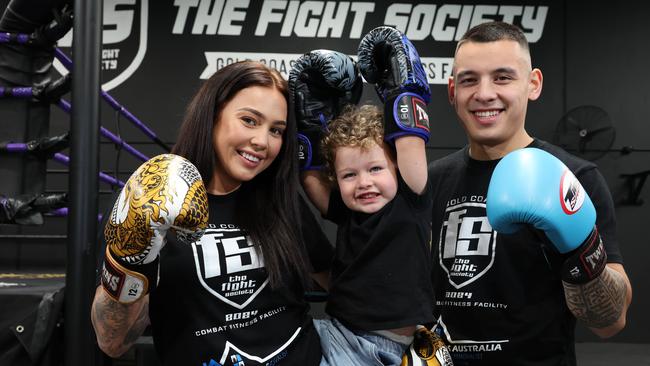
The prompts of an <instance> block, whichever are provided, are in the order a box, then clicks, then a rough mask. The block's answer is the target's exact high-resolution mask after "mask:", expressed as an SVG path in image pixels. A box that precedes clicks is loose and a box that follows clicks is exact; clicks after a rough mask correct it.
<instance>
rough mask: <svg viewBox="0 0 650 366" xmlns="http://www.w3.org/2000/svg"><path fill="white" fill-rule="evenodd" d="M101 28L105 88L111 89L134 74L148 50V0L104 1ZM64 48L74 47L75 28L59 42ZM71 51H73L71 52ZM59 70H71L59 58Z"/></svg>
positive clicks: (65, 72)
mask: <svg viewBox="0 0 650 366" xmlns="http://www.w3.org/2000/svg"><path fill="white" fill-rule="evenodd" d="M103 4H104V8H103V30H102V42H103V45H102V52H101V69H102V80H103V84H102V89H103V90H105V91H109V90H111V89H113V88H115V87H117V86H118V85H120V84H122V83H123V82H124V81H126V80H127V79H128V78H129V77H131V75H133V73H135V72H136V71H137V70H138V68H139V67H140V64H141V63H142V60H143V59H144V55H145V53H146V52H147V30H148V16H149V3H148V0H104V2H103ZM57 44H58V47H59V48H61V49H62V50H64V51H65V50H66V49H68V50H69V49H70V48H71V47H72V30H71V31H70V32H68V34H66V35H65V36H64V37H63V38H61V39H60V40H59V42H58V43H57ZM68 53H71V52H68ZM53 65H54V67H55V68H56V70H57V71H58V72H59V73H61V74H62V75H65V74H67V73H68V71H69V70H68V69H67V68H66V67H65V66H63V64H61V63H60V62H59V61H58V60H56V59H55V60H54V63H53Z"/></svg>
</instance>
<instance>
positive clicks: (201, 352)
mask: <svg viewBox="0 0 650 366" xmlns="http://www.w3.org/2000/svg"><path fill="white" fill-rule="evenodd" d="M236 195H237V192H235V193H231V194H228V195H225V196H215V195H208V203H209V208H210V224H209V227H208V229H207V230H206V233H205V235H203V237H202V238H201V239H200V240H199V241H197V242H195V243H193V244H191V245H187V244H183V243H180V242H178V241H177V240H176V239H175V237H174V235H167V238H168V242H167V244H166V245H165V247H164V249H163V251H162V253H161V256H160V258H161V260H160V281H159V284H158V287H157V288H156V289H155V290H154V291H153V292H152V293H151V295H150V296H151V297H150V301H151V302H150V308H149V316H150V318H151V323H152V333H153V338H154V344H155V347H156V350H157V352H158V355H159V357H160V359H161V360H162V362H163V364H164V365H188V366H204V365H223V366H230V365H237V366H239V365H246V366H251V365H318V364H319V362H320V358H321V351H320V342H319V338H318V334H317V333H316V331H315V329H314V328H313V323H312V319H311V317H310V315H309V314H308V310H309V305H308V304H307V303H306V302H305V300H304V299H303V294H304V289H303V287H302V285H301V284H300V282H299V280H298V279H297V278H295V276H293V277H292V276H286V277H287V278H286V279H285V281H286V284H284V285H282V286H279V287H278V288H276V289H272V288H271V286H270V284H269V280H268V276H267V272H266V270H265V269H264V258H263V256H262V254H261V253H259V252H258V251H257V250H255V247H254V246H253V243H252V242H251V241H250V239H249V238H248V237H247V236H246V233H245V232H242V230H240V228H239V227H238V225H237V223H236V222H234V220H233V213H234V207H235V204H236V202H235V199H236V197H235V196H236ZM301 209H302V210H303V218H304V220H303V222H302V230H303V237H304V241H305V244H306V245H307V248H306V249H307V253H308V254H309V257H310V259H311V261H312V265H313V267H314V270H315V271H316V272H319V271H322V270H325V269H327V268H328V267H329V265H330V261H331V254H332V248H331V245H330V244H329V242H328V241H327V238H326V237H325V236H324V234H323V232H322V230H321V229H320V226H319V225H318V222H317V221H316V220H315V218H314V217H313V215H312V213H311V212H310V211H309V208H308V207H307V206H306V204H305V203H304V202H302V200H301Z"/></svg>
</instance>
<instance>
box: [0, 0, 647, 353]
mask: <svg viewBox="0 0 650 366" xmlns="http://www.w3.org/2000/svg"><path fill="white" fill-rule="evenodd" d="M8 2H9V1H8V0H0V9H4V8H5V7H6V5H7V3H8ZM648 14H650V5H649V4H647V3H645V2H636V1H632V0H626V1H617V2H614V3H611V4H609V5H607V6H604V5H596V4H592V3H590V2H576V1H568V0H565V1H525V0H521V1H507V2H506V4H504V2H501V1H498V2H497V1H487V2H485V1H455V2H432V1H420V2H417V1H407V0H404V1H401V2H399V3H389V2H380V1H376V2H370V1H308V2H299V1H265V2H263V1H254V0H252V1H246V0H237V1H236V0H227V1H215V0H200V1H199V0H196V1H189V0H176V1H164V2H163V1H149V0H132V1H128V0H104V31H103V41H104V46H103V50H102V63H101V67H102V83H103V88H104V90H105V91H106V92H108V93H109V94H110V95H111V96H113V97H114V98H115V99H116V100H117V101H119V103H120V104H122V105H123V106H124V107H125V108H126V109H128V111H129V112H130V113H132V114H133V115H135V116H137V118H138V119H139V120H140V121H142V122H143V123H144V124H146V125H147V126H149V127H150V128H151V129H152V130H153V131H154V132H155V133H156V135H157V136H158V137H159V138H160V139H161V140H162V141H164V142H165V143H166V144H168V145H169V146H171V145H173V143H174V140H175V136H176V134H177V132H178V127H179V125H180V121H181V119H182V116H183V113H184V109H185V106H186V104H187V102H188V101H189V99H190V97H191V96H192V94H193V93H194V92H195V91H196V89H197V88H198V86H199V85H200V84H201V82H202V81H203V80H204V79H206V78H207V77H208V76H209V75H210V74H211V73H213V72H214V71H216V70H217V69H219V68H221V67H223V66H225V65H226V64H228V63H231V62H233V61H237V60H242V59H255V60H261V61H263V62H266V63H267V64H268V65H271V66H273V67H275V68H277V69H278V70H280V71H281V72H282V73H283V74H284V75H285V76H286V75H287V74H288V72H289V70H290V68H291V63H292V60H294V59H295V58H297V57H298V56H299V55H300V54H302V53H304V52H306V51H309V50H311V49H317V48H327V49H334V50H337V51H341V52H345V53H348V54H350V55H355V54H356V50H357V46H358V43H359V41H360V39H361V37H362V36H363V35H364V34H365V33H366V32H368V31H369V30H370V29H372V28H374V27H376V26H379V25H382V24H386V25H391V26H395V27H397V28H399V29H400V30H402V31H404V32H405V33H406V35H407V36H408V37H409V38H410V39H411V40H412V42H413V43H414V45H415V46H416V47H417V49H418V51H419V53H420V56H421V57H422V60H423V63H424V66H425V69H426V71H427V74H428V77H429V79H430V82H431V89H432V102H431V104H430V106H429V115H430V116H431V121H432V137H431V140H430V141H429V144H428V156H429V158H430V159H435V158H438V157H441V156H444V155H446V154H448V153H450V152H452V151H455V150H457V149H458V148H460V147H462V146H463V145H464V144H465V143H466V140H465V135H464V132H463V130H462V129H461V128H460V126H459V124H458V123H457V122H456V117H455V114H454V112H453V109H452V108H451V107H450V105H449V103H448V102H447V89H446V82H447V78H448V77H449V76H450V73H451V63H452V58H453V53H454V48H455V44H456V40H457V39H458V38H459V37H460V36H461V35H462V34H463V33H464V31H465V30H467V29H468V28H469V27H470V26H472V25H474V24H477V23H480V22H483V21H489V20H505V21H510V22H513V23H514V24H517V25H519V26H521V27H522V28H523V29H524V31H525V33H526V34H527V37H528V38H529V42H530V44H531V52H532V57H533V65H534V67H538V68H540V69H541V70H542V72H543V74H544V89H543V92H542V97H541V98H540V99H539V100H538V101H536V102H533V103H531V105H530V106H529V113H528V119H527V126H528V131H529V132H530V133H531V134H533V135H535V136H537V137H539V138H541V139H544V140H547V141H549V142H553V141H554V132H555V129H556V126H557V125H558V123H559V121H560V120H561V118H562V117H563V116H564V115H565V114H566V113H567V112H568V111H570V110H571V109H573V108H575V107H578V106H582V105H594V106H597V107H599V108H601V109H603V110H604V111H606V112H607V114H608V115H609V117H610V119H611V124H612V127H613V128H614V129H615V131H616V139H615V140H614V143H613V145H612V146H606V147H605V148H607V149H610V150H611V151H609V152H607V153H606V154H604V156H602V157H600V158H599V159H598V160H596V163H597V164H598V165H599V167H600V168H601V170H602V172H603V174H604V175H605V177H606V179H607V182H608V184H609V186H610V188H611V190H612V192H613V194H614V199H615V201H617V203H619V204H618V205H617V215H618V224H619V240H620V245H621V250H622V252H623V256H624V259H625V266H626V270H627V272H628V274H629V276H630V279H631V281H632V285H633V288H634V299H633V303H632V307H631V308H630V311H629V313H628V325H627V327H626V329H625V330H624V331H623V332H621V333H620V334H619V335H617V336H616V337H614V338H613V339H611V341H614V342H630V343H643V342H648V341H649V339H648V337H647V335H646V332H645V327H644V326H645V325H646V324H650V315H648V313H647V312H645V311H643V310H642V309H644V308H647V307H650V295H648V290H649V289H650V285H648V284H647V281H644V280H643V278H644V277H647V273H648V272H647V269H646V268H647V264H646V263H645V261H646V258H649V257H650V246H649V245H646V243H645V242H646V241H647V239H645V238H646V236H645V235H643V232H642V230H641V229H642V228H643V227H644V224H647V221H648V216H649V214H650V206H649V205H650V203H646V204H642V201H643V200H644V199H645V201H647V202H650V201H649V200H648V195H649V192H650V188H648V187H645V188H644V189H641V191H640V195H638V196H635V197H632V198H635V199H631V198H630V189H629V186H628V183H630V182H632V181H630V180H629V179H628V180H626V179H625V178H621V174H634V173H639V172H643V171H647V170H649V169H650V164H649V163H648V161H650V160H649V159H648V151H647V150H648V149H650V138H649V136H650V128H649V127H648V124H647V121H646V119H647V118H645V117H644V116H643V114H644V113H643V110H644V107H645V106H647V105H648V103H649V102H650V91H649V90H648V88H647V87H646V86H647V85H649V84H650V75H649V74H648V73H647V72H645V69H646V67H647V65H648V64H650V48H649V47H648V46H647V39H646V38H647V37H646V36H647V35H648V34H650V23H649V22H648V21H647V15H648ZM71 44H72V42H71V35H70V34H68V35H67V36H66V37H64V38H63V39H61V40H60V42H59V47H60V49H61V50H63V51H64V52H65V53H66V54H68V55H73V52H72V50H71V49H70V45H71ZM0 61H1V57H0ZM54 70H56V71H54ZM52 72H53V75H54V76H55V77H56V76H58V75H59V73H63V72H65V69H64V68H63V67H62V66H61V65H60V64H59V63H58V62H55V63H54V68H53V71H52ZM64 98H66V99H67V100H70V95H66V96H65V97H64ZM362 101H364V102H369V103H377V102H378V99H377V98H376V96H375V93H374V90H373V89H372V88H371V87H370V86H366V87H365V90H364V94H363V97H362ZM11 103H16V102H15V101H9V100H4V99H2V100H0V141H6V140H13V141H14V142H25V141H26V140H29V139H31V138H34V135H33V133H32V132H29V133H28V130H27V129H23V128H22V127H21V126H23V125H25V124H26V123H28V122H29V121H28V117H26V116H21V115H19V114H17V113H16V108H13V107H9V106H10V104H11ZM41 113H42V112H41ZM49 114H50V116H49V126H45V128H44V130H39V134H40V135H43V134H44V135H49V136H54V135H59V134H61V133H64V132H66V131H68V129H69V126H70V120H69V116H68V115H67V114H66V113H64V112H63V111H61V110H60V109H59V108H57V107H56V106H54V105H52V106H51V108H50V111H49ZM101 115H102V118H101V121H100V124H101V125H102V126H103V127H105V128H106V129H108V130H110V131H112V132H113V133H115V134H118V135H119V136H120V137H121V138H122V139H123V140H125V141H126V142H128V143H129V144H130V145H132V146H133V147H134V148H136V149H137V150H139V151H140V152H142V153H143V154H145V155H147V156H149V157H151V156H154V155H156V154H159V153H162V152H164V151H163V150H162V149H161V147H160V146H158V145H157V144H155V143H153V142H152V141H151V139H150V138H148V137H147V135H146V134H144V133H143V132H142V131H141V130H140V129H138V128H136V127H135V126H134V125H133V124H132V123H131V122H130V121H129V120H127V119H126V118H125V117H124V116H122V115H120V114H119V113H118V112H116V111H115V110H114V109H113V108H111V107H110V106H109V105H108V104H107V103H105V102H103V103H102V113H101ZM40 128H43V127H40ZM21 138H22V139H23V140H25V141H17V140H19V139H21ZM630 147H631V148H630ZM569 148H573V149H578V146H570V147H569ZM596 148H598V146H596ZM643 150H646V151H643ZM64 152H65V153H66V154H67V153H68V151H64ZM11 159H13V160H11ZM140 163H141V161H140V160H138V159H137V158H135V157H134V156H132V155H131V154H129V153H128V152H126V151H125V150H124V149H122V150H118V149H117V148H116V147H115V145H114V144H112V143H111V142H109V141H108V140H106V139H103V138H102V139H101V147H100V169H101V170H102V171H103V172H105V173H107V174H109V175H112V176H115V177H117V178H118V179H121V180H123V181H125V180H126V179H128V176H129V175H130V173H131V172H132V171H133V170H134V169H135V168H136V167H137V166H138V165H139V164H140ZM20 168H21V169H23V167H22V166H21V167H20ZM15 169H17V167H16V166H15V157H13V158H11V157H7V156H2V155H0V173H2V176H3V177H8V179H0V193H5V194H16V193H23V192H26V190H27V189H28V188H27V187H26V186H25V183H24V182H23V183H21V182H17V181H16V180H17V179H19V178H16V176H15V174H14V175H12V174H10V172H12V171H13V172H15ZM25 176H28V177H29V174H27V175H26V174H22V175H21V178H20V179H23V180H24V179H26V178H24V177H25ZM34 177H35V178H34V179H42V181H39V182H37V183H38V184H32V185H31V186H32V189H33V187H34V186H35V187H41V186H42V187H44V192H51V193H57V192H67V191H68V189H69V187H68V180H67V167H65V166H63V165H61V164H59V163H57V162H54V161H51V160H50V161H49V162H48V163H47V172H46V174H44V175H43V176H42V177H40V176H39V175H34ZM39 177H40V178H39ZM39 189H40V188H39ZM99 193H100V194H99V200H100V209H101V210H102V211H103V210H107V209H109V206H110V204H111V195H112V193H113V190H112V188H111V186H110V185H108V184H105V183H101V182H100V192H99ZM324 226H325V227H326V229H327V231H328V233H329V234H331V237H333V235H332V234H333V230H334V228H333V227H332V226H331V225H329V224H326V223H324ZM66 228H67V220H66V218H65V217H47V218H46V219H45V223H44V224H43V225H41V226H32V227H20V228H16V227H13V226H9V225H0V268H1V269H5V270H30V269H45V268H47V269H62V268H64V266H65V258H66V256H65V244H66V240H65V235H66ZM578 340H595V337H594V336H592V335H591V334H590V333H589V332H588V331H586V330H584V329H579V330H578Z"/></svg>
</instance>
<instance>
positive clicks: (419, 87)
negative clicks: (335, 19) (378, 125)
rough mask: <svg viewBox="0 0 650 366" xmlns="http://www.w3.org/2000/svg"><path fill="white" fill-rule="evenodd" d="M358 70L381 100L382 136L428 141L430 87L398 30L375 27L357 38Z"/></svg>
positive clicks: (386, 138) (405, 40)
mask: <svg viewBox="0 0 650 366" xmlns="http://www.w3.org/2000/svg"><path fill="white" fill-rule="evenodd" d="M358 56H359V58H358V60H359V61H358V64H359V71H360V72H361V74H362V75H363V77H364V78H365V79H366V81H368V82H369V83H373V84H375V89H376V90H377V94H378V95H379V98H381V100H382V101H383V102H384V106H385V108H384V139H385V140H386V141H390V142H394V140H395V139H396V138H399V137H401V136H404V135H415V136H418V137H421V138H422V139H424V141H425V142H427V141H429V116H428V114H427V104H428V103H429V101H430V100H431V90H430V89H429V82H428V80H427V75H426V73H425V72H424V67H422V63H421V61H420V56H419V55H418V53H417V51H416V49H415V46H413V44H412V43H411V41H409V39H408V38H407V37H406V36H405V35H404V34H402V33H401V32H400V31H399V30H397V29H395V28H392V27H386V26H382V27H377V28H375V29H373V30H371V31H370V32H368V34H366V36H365V37H363V39H362V40H361V43H359V50H358Z"/></svg>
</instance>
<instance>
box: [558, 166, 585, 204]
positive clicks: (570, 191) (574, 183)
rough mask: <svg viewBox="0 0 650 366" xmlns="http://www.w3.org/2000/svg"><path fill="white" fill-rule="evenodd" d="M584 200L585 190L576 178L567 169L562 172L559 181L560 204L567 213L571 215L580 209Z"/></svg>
mask: <svg viewBox="0 0 650 366" xmlns="http://www.w3.org/2000/svg"><path fill="white" fill-rule="evenodd" d="M584 201H585V190H584V189H583V188H582V185H580V182H579V181H578V179H577V178H576V177H575V176H574V175H573V173H571V172H570V171H569V170H568V169H567V170H565V171H564V173H563V174H562V178H561V181H560V204H561V205H562V210H563V211H564V213H566V214H567V215H573V214H574V213H576V212H578V210H580V207H582V203H583V202H584Z"/></svg>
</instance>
